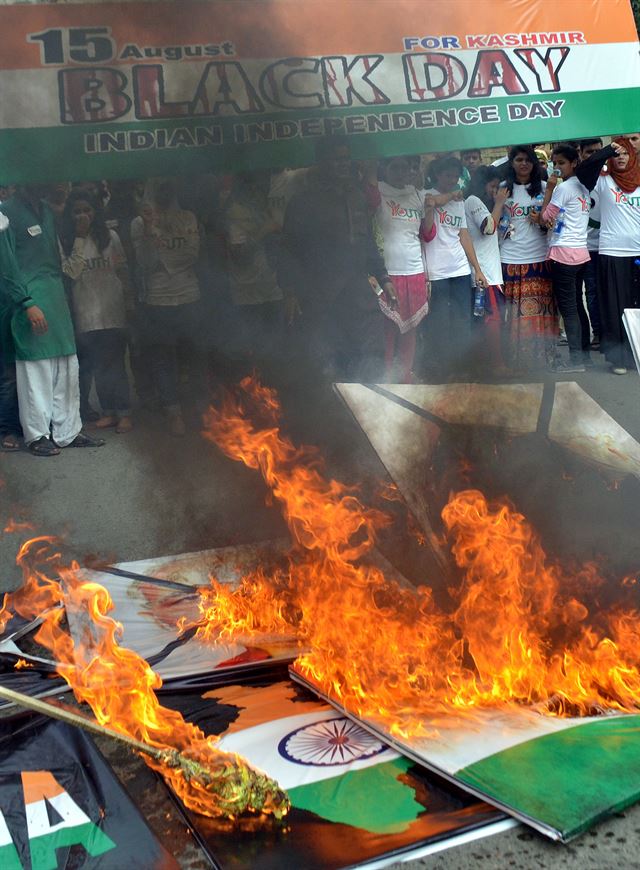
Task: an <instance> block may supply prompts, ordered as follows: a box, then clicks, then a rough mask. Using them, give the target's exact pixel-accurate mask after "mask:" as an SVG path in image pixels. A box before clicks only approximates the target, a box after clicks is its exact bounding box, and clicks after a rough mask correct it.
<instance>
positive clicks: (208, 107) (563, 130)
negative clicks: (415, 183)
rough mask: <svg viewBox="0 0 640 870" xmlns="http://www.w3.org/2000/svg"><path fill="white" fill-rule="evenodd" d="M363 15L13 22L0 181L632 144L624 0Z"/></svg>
mask: <svg viewBox="0 0 640 870" xmlns="http://www.w3.org/2000/svg"><path fill="white" fill-rule="evenodd" d="M362 5H363V4H362V0H342V2H340V3H337V2H336V3H327V2H326V0H305V2H304V3H300V2H295V0H270V2H269V10H268V14H265V5H264V2H263V0H234V2H233V3H229V2H228V0H180V2H179V3H178V2H173V3H168V2H167V3H156V4H154V6H153V15H149V6H148V4H144V3H135V2H120V3H106V4H105V3H92V4H89V3H87V4H76V3H74V4H51V3H38V2H36V3H29V4H22V3H17V4H16V5H4V6H3V5H0V30H1V32H2V34H3V51H2V57H1V58H0V92H1V93H2V95H3V100H2V104H1V105H0V167H2V169H1V170H0V172H1V173H2V175H3V179H4V180H8V181H14V182H18V181H26V180H47V179H58V178H71V179H80V178H84V177H89V178H101V177H111V178H114V177H125V176H136V175H141V174H150V173H162V174H166V173H171V172H210V171H226V170H239V169H247V168H256V167H275V166H299V165H308V164H309V163H310V162H312V160H313V154H314V144H315V142H316V141H317V139H318V138H319V137H322V136H327V135H334V134H336V133H343V134H345V135H346V136H348V137H349V139H350V140H351V142H352V144H353V150H354V154H355V156H357V157H377V156H389V155H392V154H402V153H404V154H409V153H415V154H420V153H425V152H434V151H446V150H450V149H459V148H469V147H488V146H494V145H505V144H508V143H512V142H541V141H549V140H553V141H557V140H559V139H562V138H570V139H575V138H580V137H585V136H588V135H600V134H606V133H621V132H630V130H629V129H628V127H629V125H630V124H631V126H632V127H634V124H635V122H634V121H633V120H632V118H630V113H629V107H630V106H632V105H637V102H638V94H639V93H640V55H639V52H638V40H637V33H636V30H635V24H634V20H633V15H632V12H631V8H630V5H629V0H607V2H606V3H602V2H601V0H584V2H581V3H577V2H571V3H565V4H550V3H549V2H548V0H528V2H527V3H523V2H522V0H493V2H479V3H474V4H469V2H468V0H430V3H429V15H428V16H427V17H426V19H425V17H424V16H419V15H418V16H416V0H376V2H375V4H374V6H375V14H370V15H364V16H363V14H362ZM212 23H213V24H212ZM425 31H426V32H425ZM212 37H213V38H212ZM207 39H210V40H211V41H207ZM632 114H633V113H631V115H632ZM634 129H635V127H634Z"/></svg>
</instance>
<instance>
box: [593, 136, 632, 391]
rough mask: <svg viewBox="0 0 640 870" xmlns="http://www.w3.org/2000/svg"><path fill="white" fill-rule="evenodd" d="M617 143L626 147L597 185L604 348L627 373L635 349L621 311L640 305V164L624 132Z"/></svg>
mask: <svg viewBox="0 0 640 870" xmlns="http://www.w3.org/2000/svg"><path fill="white" fill-rule="evenodd" d="M614 143H618V144H619V145H620V146H621V150H619V152H618V154H617V155H615V156H613V157H610V158H609V160H608V161H607V166H608V169H609V171H608V173H607V174H606V175H601V176H600V177H599V179H598V181H597V184H596V186H595V191H596V193H597V195H598V201H599V205H600V246H599V252H600V256H599V262H598V297H599V302H600V316H601V322H602V333H601V339H600V353H603V354H604V355H605V358H606V359H607V361H608V362H609V363H610V364H611V367H612V371H613V373H614V374H616V375H625V374H626V373H627V370H628V369H629V368H631V367H633V353H632V351H631V346H630V345H629V339H628V338H627V335H626V332H625V329H624V326H623V324H622V313H623V311H624V309H625V308H638V307H640V267H639V266H638V265H636V260H637V259H638V258H639V257H640V163H639V162H638V155H637V154H636V151H635V149H634V148H633V145H632V143H631V142H630V141H629V140H628V139H626V138H625V137H623V136H620V137H617V138H616V139H615V140H614Z"/></svg>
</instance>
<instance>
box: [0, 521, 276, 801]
mask: <svg viewBox="0 0 640 870" xmlns="http://www.w3.org/2000/svg"><path fill="white" fill-rule="evenodd" d="M53 544H55V539H54V538H46V537H41V538H36V539H34V540H31V541H27V543H25V544H24V545H23V547H22V548H21V550H20V554H19V556H18V562H19V564H20V566H21V568H22V570H23V574H24V583H23V586H22V587H21V589H20V590H18V592H16V593H12V594H11V595H9V596H7V597H6V598H5V607H4V611H3V613H4V614H5V617H4V618H5V621H7V622H8V619H9V618H11V615H12V614H11V613H10V612H9V609H8V608H13V609H14V610H15V611H16V612H18V613H20V615H22V616H24V617H26V618H33V617H34V616H36V615H39V616H41V617H42V619H43V621H42V625H41V626H40V628H39V629H38V632H37V634H36V635H35V638H34V639H35V641H36V642H37V643H39V644H41V645H42V646H44V647H45V648H46V649H48V650H50V651H51V652H52V653H53V656H54V659H55V660H56V662H57V663H58V664H57V666H56V670H57V671H58V673H60V675H61V676H62V677H64V679H65V680H66V681H67V683H68V684H69V685H70V686H71V688H72V689H73V691H74V694H75V697H76V699H77V700H78V701H80V702H85V703H87V704H89V705H90V707H91V708H92V710H93V713H94V715H95V718H96V719H97V721H98V722H99V723H100V724H102V725H105V726H108V727H110V728H111V729H113V730H115V731H117V732H119V733H120V734H124V735H127V736H128V737H132V738H134V739H135V740H139V741H142V742H144V743H146V744H148V745H149V746H152V747H156V748H158V749H162V750H172V749H177V750H178V751H180V752H181V753H182V754H183V756H184V757H185V758H187V759H189V760H190V761H195V762H198V763H199V764H201V765H203V766H204V767H206V768H207V770H209V771H214V772H215V773H216V776H223V775H224V772H225V771H231V770H232V769H233V770H237V769H238V768H239V769H240V770H241V771H242V770H245V771H246V770H248V768H247V766H246V764H245V762H244V761H243V760H242V759H241V758H239V756H236V755H231V754H228V753H224V752H221V751H219V750H217V749H216V748H215V744H216V741H217V738H215V737H205V735H204V734H203V732H202V731H201V730H200V729H199V728H198V727H197V726H195V725H193V724H191V723H189V722H185V720H184V719H183V718H182V715H181V714H180V713H178V712H177V711H175V710H171V709H168V708H166V707H163V706H162V705H161V704H160V702H159V701H158V698H157V696H156V694H155V690H157V689H158V688H160V686H161V685H162V680H161V679H160V677H159V676H158V675H157V674H156V673H155V672H154V671H153V670H152V669H151V667H150V666H149V665H148V664H147V662H146V661H145V660H144V659H143V658H141V657H140V656H139V655H137V654H136V653H134V652H132V651H131V650H128V649H126V648H124V647H121V646H120V645H119V638H120V636H121V634H122V626H121V625H120V624H119V623H117V622H115V621H114V620H113V619H112V618H111V617H110V616H109V615H108V614H109V612H110V611H111V610H112V609H113V602H112V600H111V598H110V596H109V593H108V592H107V590H106V589H105V588H104V587H102V586H100V585H99V584H97V583H90V582H87V581H84V580H83V579H82V577H81V574H80V569H79V566H78V565H77V564H76V563H73V564H72V565H71V566H70V567H65V566H64V565H63V564H62V562H61V556H60V553H58V552H56V550H55V549H54V548H53V547H51V545H53ZM49 572H50V573H51V574H52V576H51V577H49V576H48V573H49ZM63 589H64V591H65V595H63ZM65 596H66V598H67V600H70V601H71V602H72V604H73V606H74V608H76V609H77V611H78V613H79V614H80V617H79V618H81V619H82V620H83V623H84V628H83V632H84V633H83V637H82V639H81V640H80V641H79V642H78V643H75V644H74V640H73V639H72V637H71V636H70V634H69V632H68V631H67V630H66V629H65V627H64V623H65V619H66V612H65V609H64V608H62V607H56V605H57V604H59V603H61V602H62V601H63V600H65ZM7 617H8V618H7ZM17 666H18V665H16V667H17ZM143 757H144V760H145V761H146V762H147V764H149V765H150V767H152V768H154V769H155V770H157V771H159V772H160V773H161V774H162V775H163V776H164V777H165V779H167V781H168V782H169V783H170V784H171V786H172V788H173V789H174V791H175V792H176V793H177V794H178V796H179V797H180V798H181V800H182V801H183V803H184V804H185V805H186V806H188V807H189V808H191V809H193V810H194V811H196V812H198V813H201V814H202V815H205V816H211V817H221V816H226V817H232V816H234V815H235V811H234V800H238V801H239V800H240V799H241V798H244V797H245V795H241V794H239V793H238V794H235V793H231V795H230V796H229V795H227V796H226V797H225V799H224V804H223V801H222V798H221V796H220V795H219V794H218V793H215V792H212V791H210V790H208V789H207V788H206V787H205V786H204V785H203V784H202V783H201V782H199V781H198V780H197V778H192V779H190V780H189V781H187V779H185V777H184V776H183V775H182V773H181V772H179V771H177V770H175V769H173V768H171V767H169V766H167V765H165V764H163V763H161V762H159V761H156V760H155V759H153V758H149V757H148V756H146V755H144V756H143ZM248 778H249V779H250V777H248ZM265 809H266V811H269V810H268V807H266V808H265Z"/></svg>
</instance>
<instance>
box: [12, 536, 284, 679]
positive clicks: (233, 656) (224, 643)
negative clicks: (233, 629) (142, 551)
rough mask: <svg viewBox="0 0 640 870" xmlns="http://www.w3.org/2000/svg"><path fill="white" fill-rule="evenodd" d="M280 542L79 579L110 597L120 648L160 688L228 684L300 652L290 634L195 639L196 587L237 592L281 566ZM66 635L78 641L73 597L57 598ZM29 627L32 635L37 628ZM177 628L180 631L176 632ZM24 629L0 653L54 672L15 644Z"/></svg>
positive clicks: (89, 573) (79, 617) (80, 620)
mask: <svg viewBox="0 0 640 870" xmlns="http://www.w3.org/2000/svg"><path fill="white" fill-rule="evenodd" d="M286 553H287V549H286V548H285V545H284V542H282V541H269V542H262V543H260V544H248V545H246V546H239V547H225V548H220V549H214V550H206V551H201V552H196V553H186V554H182V555H177V556H164V557H158V558H156V559H145V560H140V561H137V562H127V563H121V564H118V565H114V566H113V567H105V568H104V569H103V570H100V571H94V570H88V569H85V570H84V571H83V576H84V577H85V578H86V579H87V580H90V581H92V582H95V583H100V584H101V585H103V586H105V587H106V588H107V589H108V590H109V593H110V595H111V598H112V601H113V604H114V610H113V617H114V619H116V620H118V622H119V623H120V624H121V625H122V643H123V644H124V645H125V646H127V647H129V648H130V649H132V650H134V651H135V652H137V653H138V654H140V655H141V656H143V657H144V658H145V659H147V661H148V662H149V663H150V664H151V665H152V666H153V667H154V669H155V670H156V672H157V673H158V674H159V676H160V677H161V678H162V679H163V681H164V682H169V683H171V685H172V686H173V687H174V688H175V687H176V686H177V685H178V684H180V685H186V684H187V683H189V684H190V685H193V684H207V685H209V684H214V683H216V682H218V681H219V680H221V679H227V680H228V679H229V678H230V677H229V675H230V674H231V675H233V674H234V673H235V671H236V670H239V671H242V670H246V669H256V668H258V669H260V668H262V669H264V668H265V667H271V666H272V665H273V664H275V663H278V662H280V663H287V662H290V661H292V660H293V659H294V658H295V656H296V655H297V652H298V646H297V642H296V638H295V635H294V634H289V636H287V637H282V636H278V637H272V636H269V635H262V636H255V635H254V636H252V637H251V638H247V639H245V641H246V642H243V640H242V638H241V637H240V636H239V635H238V634H234V635H233V636H227V637H226V638H215V637H213V636H212V635H211V633H209V635H208V636H207V637H206V638H204V639H203V638H200V637H199V636H198V632H197V627H198V624H199V620H200V619H201V614H200V611H199V607H198V604H199V601H200V596H199V593H198V588H199V587H208V586H209V584H210V578H211V576H214V577H215V578H216V581H217V582H218V583H220V584H229V585H230V586H235V585H237V584H238V583H239V582H240V580H241V579H242V577H243V576H245V574H248V573H251V572H252V571H255V570H256V569H257V567H258V566H262V567H263V568H264V570H270V571H274V570H276V568H277V566H278V565H280V564H281V563H282V561H283V560H284V559H286ZM61 602H62V603H63V605H64V607H65V609H66V615H67V618H68V620H69V627H70V630H71V632H72V634H73V635H74V636H75V637H76V638H79V637H80V636H81V635H82V632H83V628H84V618H85V615H84V614H82V613H79V612H78V609H77V607H76V606H75V604H74V600H73V596H67V595H63V596H62V597H61ZM38 624H39V623H38V620H36V621H35V623H34V624H33V625H32V626H31V633H32V632H33V631H35V629H36V628H37V626H38ZM180 626H184V628H181V627H180ZM26 627H28V626H25V621H24V620H22V621H21V622H20V624H19V629H18V632H17V633H16V631H15V623H14V621H13V620H12V621H11V623H10V624H9V628H8V630H7V632H6V634H5V636H4V637H3V636H0V653H4V654H5V655H8V656H11V657H12V658H13V659H14V660H15V659H16V658H18V659H20V658H22V659H25V660H28V661H29V663H30V664H31V665H32V666H34V667H39V668H53V667H54V665H55V663H54V662H51V661H50V660H47V659H46V658H43V657H42V656H41V655H40V656H38V655H35V654H34V650H33V648H32V647H29V648H28V651H27V647H26V646H25V645H24V643H21V642H20V638H21V637H22V638H24V639H28V637H29V633H28V632H26V630H25V629H26Z"/></svg>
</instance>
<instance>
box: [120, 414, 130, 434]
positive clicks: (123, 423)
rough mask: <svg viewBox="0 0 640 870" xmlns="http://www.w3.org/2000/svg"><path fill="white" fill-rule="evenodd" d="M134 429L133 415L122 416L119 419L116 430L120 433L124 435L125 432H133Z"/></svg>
mask: <svg viewBox="0 0 640 870" xmlns="http://www.w3.org/2000/svg"><path fill="white" fill-rule="evenodd" d="M132 429H133V422H132V420H131V417H120V419H119V420H118V425H117V426H116V432H117V433H118V435H124V434H125V432H131V430H132Z"/></svg>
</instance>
